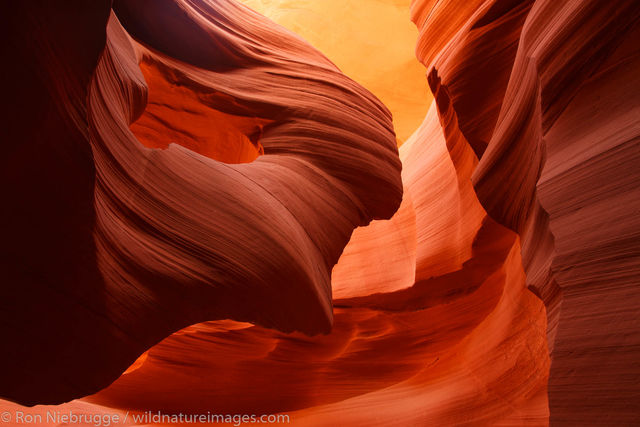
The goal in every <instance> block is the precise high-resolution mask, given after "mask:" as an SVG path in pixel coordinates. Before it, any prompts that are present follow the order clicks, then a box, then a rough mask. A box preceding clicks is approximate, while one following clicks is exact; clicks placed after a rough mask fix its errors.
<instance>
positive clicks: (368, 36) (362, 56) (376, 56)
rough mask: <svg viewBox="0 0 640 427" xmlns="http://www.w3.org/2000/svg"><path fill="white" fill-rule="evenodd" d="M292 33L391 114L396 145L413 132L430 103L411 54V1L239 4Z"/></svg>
mask: <svg viewBox="0 0 640 427" xmlns="http://www.w3.org/2000/svg"><path fill="white" fill-rule="evenodd" d="M240 2H241V3H244V4H246V5H247V6H249V7H251V8H252V9H253V10H255V11H257V12H259V13H261V14H263V15H265V16H267V17H268V18H270V19H271V20H273V21H275V22H277V23H278V24H280V25H282V26H283V27H285V28H288V29H289V30H291V31H293V32H295V33H297V34H298V35H300V36H302V37H303V38H304V39H306V40H307V41H308V42H309V43H311V44H312V45H313V46H315V47H316V48H317V49H318V50H320V51H321V52H322V53H324V54H325V55H326V56H327V57H328V58H329V59H331V61H333V62H334V63H335V64H336V65H337V66H338V67H340V69H341V70H342V71H343V72H344V73H345V74H347V75H348V76H349V77H351V78H352V79H354V80H356V81H357V82H358V83H360V84H361V85H363V86H364V87H366V88H367V89H369V90H370V91H371V92H372V93H373V94H375V95H376V96H377V97H378V98H379V99H380V100H381V101H382V102H384V103H385V105H386V106H387V107H388V108H389V110H391V113H392V114H393V122H394V126H395V129H396V134H397V137H398V141H399V143H402V142H404V141H405V140H406V139H407V138H408V137H409V136H410V135H411V134H412V133H413V131H414V130H416V129H417V128H418V126H419V125H420V123H421V122H422V120H423V119H424V116H425V115H426V113H427V110H428V107H429V104H430V102H431V94H430V92H429V91H428V87H427V79H426V77H425V69H424V67H423V66H422V65H421V64H420V63H419V62H418V61H417V59H416V58H415V55H414V47H415V44H416V39H417V37H418V31H417V29H416V28H415V26H414V24H413V23H412V22H411V20H410V18H409V4H410V3H411V0H366V1H363V0H240Z"/></svg>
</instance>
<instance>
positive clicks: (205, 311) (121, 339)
mask: <svg viewBox="0 0 640 427" xmlns="http://www.w3.org/2000/svg"><path fill="white" fill-rule="evenodd" d="M140 6H149V5H146V4H145V5H143V4H142V3H141V2H116V4H115V5H114V8H115V10H116V11H117V12H118V13H119V14H120V15H121V16H122V17H123V20H124V22H125V23H126V25H127V26H128V30H129V31H130V32H131V33H132V34H134V35H136V36H138V37H140V40H141V42H144V43H145V45H146V47H142V45H140V44H138V43H136V42H134V41H132V40H131V38H130V37H129V35H128V34H127V32H125V31H124V30H123V28H122V27H121V26H120V24H119V22H118V19H117V18H116V17H115V15H113V14H112V15H111V18H110V20H109V24H108V26H107V24H106V21H107V18H108V13H109V9H108V7H106V8H104V10H103V11H102V12H103V13H102V14H101V15H99V16H97V17H96V18H94V19H93V21H91V22H90V23H91V29H89V28H86V29H85V28H83V31H85V32H89V33H91V34H93V33H95V37H94V38H93V39H92V38H91V37H87V38H86V40H85V41H84V42H83V44H82V45H81V46H78V47H76V45H75V44H72V45H69V46H66V45H61V44H62V43H63V42H64V41H65V40H66V38H68V37H69V36H67V35H65V34H67V33H66V32H65V30H64V27H62V28H59V27H58V26H57V25H58V22H57V21H56V20H54V23H53V24H50V23H49V21H48V20H47V18H46V17H47V16H48V15H47V12H49V11H48V9H47V7H44V6H42V5H33V6H15V9H17V12H16V13H18V12H19V13H22V14H24V15H25V16H24V19H25V20H26V21H27V22H31V21H33V22H35V23H34V24H33V25H34V27H35V28H36V29H37V31H36V30H34V31H35V32H34V34H35V35H34V39H35V41H34V43H42V44H43V46H40V45H38V47H39V48H40V49H41V50H37V51H35V52H33V55H39V56H36V58H35V59H37V60H40V59H41V57H42V58H45V60H46V59H47V58H49V57H50V56H52V55H55V56H56V58H58V59H59V60H61V61H63V65H64V66H67V67H69V69H70V71H69V72H67V73H63V72H61V73H62V74H63V75H67V74H68V75H70V76H71V77H70V81H69V82H66V81H62V82H58V81H57V80H55V77H56V75H44V76H39V75H38V76H37V77H34V78H37V79H39V80H36V81H37V82H42V86H43V87H42V88H41V89H42V92H43V93H45V94H46V95H49V96H50V97H51V101H50V103H51V104H52V107H54V108H53V111H52V112H48V111H47V110H46V108H45V107H44V106H43V107H42V109H43V110H44V111H43V113H42V114H44V118H43V120H44V122H45V123H47V120H52V121H53V124H52V125H51V126H52V128H51V129H46V128H42V129H40V131H45V130H46V131H49V132H50V133H51V135H48V136H49V137H50V138H47V137H45V136H40V137H39V138H38V137H37V136H38V135H35V137H34V139H32V140H27V141H25V142H24V143H22V145H20V147H21V149H22V150H25V151H24V153H22V152H17V153H16V154H15V155H14V157H13V158H11V157H9V158H6V159H5V160H6V162H8V161H13V162H16V161H17V160H19V159H20V158H19V157H17V156H24V159H23V161H22V163H21V164H23V165H24V164H29V161H28V159H29V157H28V155H29V154H31V155H32V156H34V157H36V158H43V159H44V158H46V156H47V155H48V154H47V153H49V151H52V152H53V153H56V154H58V155H59V156H61V157H62V158H63V159H64V161H65V162H66V163H64V164H62V165H55V167H56V168H58V167H65V170H66V172H65V173H66V175H63V177H64V178H65V179H66V178H67V177H68V180H69V181H70V182H68V186H69V187H74V186H75V185H76V183H75V182H73V181H74V180H77V181H82V186H78V187H77V190H76V191H77V192H78V194H77V195H76V194H75V193H73V192H72V193H70V194H69V195H66V196H65V199H63V200H65V201H67V200H69V201H68V203H65V204H64V209H65V210H63V211H61V212H60V213H59V214H56V215H55V216H54V218H57V217H58V216H60V217H61V216H64V215H65V214H66V215H68V217H69V218H65V222H64V224H66V225H65V229H64V231H63V232H61V230H60V229H59V227H55V226H53V224H50V225H49V227H50V228H51V229H49V228H48V227H45V226H38V227H37V231H38V232H39V234H37V235H33V236H32V242H31V245H32V246H33V247H36V248H37V249H36V251H43V253H38V252H36V254H35V256H29V257H27V256H26V255H24V254H22V255H21V253H20V252H19V251H20V250H22V251H23V252H26V251H28V250H30V249H31V246H30V245H29V244H28V243H30V241H29V240H28V236H26V237H27V238H25V236H24V235H21V234H19V233H18V230H20V229H27V230H29V233H33V230H31V229H30V228H31V227H32V225H33V224H34V223H36V221H35V218H34V213H32V212H29V214H28V215H25V216H22V217H21V216H19V214H20V213H21V212H20V211H14V212H8V213H7V214H6V215H7V217H6V218H3V219H4V221H3V225H4V226H5V227H7V228H8V229H10V230H14V231H12V232H13V235H11V234H10V239H12V240H9V241H8V242H7V245H6V246H5V249H4V251H5V253H6V254H7V256H3V265H5V269H6V270H7V271H8V274H9V279H10V280H11V281H12V282H13V284H14V285H13V286H12V287H11V288H10V289H7V290H6V291H5V292H7V291H9V293H8V294H5V297H4V298H3V304H4V305H5V307H4V309H3V311H2V314H3V321H2V324H3V325H7V326H6V327H5V328H4V329H3V330H6V329H9V330H6V333H4V335H3V336H4V337H5V338H6V339H5V344H6V345H7V346H8V347H9V349H10V350H9V351H8V352H6V353H4V354H3V360H2V362H3V366H4V367H5V369H6V372H7V375H6V376H5V377H4V380H3V382H2V389H1V390H0V394H1V395H2V396H4V397H7V398H10V399H12V400H16V401H18V402H21V403H26V404H33V403H56V402H61V401H65V400H69V399H71V398H73V397H80V396H83V395H87V394H90V393H92V392H95V391H97V390H99V389H100V388H103V387H104V386H106V385H108V384H109V383H110V382H111V381H113V380H114V379H115V378H117V377H118V376H119V374H120V373H122V372H123V371H124V370H125V369H126V368H127V366H129V365H130V364H131V363H132V362H133V361H134V360H135V359H136V357H137V356H138V355H140V354H141V353H142V352H144V351H145V350H146V349H147V348H149V347H150V346H151V345H153V344H154V343H156V342H157V341H159V340H160V339H162V338H163V337H165V336H166V335H168V334H170V333H171V332H173V331H175V330H178V329H180V328H182V327H184V326H187V325H189V324H193V323H197V322H200V321H204V320H211V319H224V318H231V319H236V320H240V321H251V322H253V323H256V324H261V325H264V326H269V327H274V328H279V329H281V330H283V331H293V330H299V331H302V332H305V333H309V334H316V333H319V332H323V331H328V330H329V328H330V325H331V321H332V313H331V289H330V282H329V281H330V271H331V268H332V267H333V265H334V264H335V263H336V262H337V260H338V257H339V255H340V253H341V252H342V249H343V247H344V245H345V244H346V243H347V241H348V240H349V236H350V235H351V232H352V231H353V229H354V228H355V227H357V226H359V225H365V224H367V223H368V222H369V221H370V220H371V219H373V218H379V219H380V218H386V217H390V216H391V215H392V214H393V212H395V210H396V209H397V207H398V205H399V204H400V199H401V195H402V187H401V183H400V174H399V171H400V160H399V159H398V155H397V148H396V141H395V137H394V134H393V131H392V126H391V117H390V115H389V113H388V111H387V110H386V109H385V108H384V106H382V104H380V103H379V102H378V101H377V100H376V99H375V98H374V97H373V96H372V95H370V94H369V93H368V92H367V91H366V90H364V89H362V88H361V87H360V86H359V85H357V84H356V83H354V82H353V81H352V80H350V79H349V78H347V77H346V76H344V75H343V74H342V73H340V72H339V71H338V70H337V69H336V68H335V66H333V65H332V64H331V63H330V62H329V61H328V60H327V59H325V58H324V57H323V56H322V55H321V54H319V53H318V52H317V51H315V50H314V49H313V48H311V47H310V46H309V45H307V44H306V43H305V42H303V41H302V40H300V39H298V38H296V37H295V36H293V35H291V34H290V33H288V32H285V31H284V30H278V29H273V28H270V26H269V25H268V21H266V19H265V18H263V17H261V16H259V15H257V14H255V13H254V12H252V11H250V10H249V9H247V8H245V7H242V6H240V5H237V4H236V3H233V2H228V1H218V2H216V8H215V9H214V8H213V7H212V6H208V5H205V4H203V3H201V2H191V1H175V2H174V1H169V0H167V1H164V2H162V3H160V2H157V1H154V2H153V8H149V9H140ZM90 9H91V11H93V10H97V9H98V8H97V7H96V6H93V7H92V8H90ZM143 11H144V13H141V12H143ZM150 11H156V12H157V15H153V13H150ZM63 12H64V11H62V12H56V13H57V14H56V13H52V15H50V16H48V17H49V18H51V16H54V17H56V18H58V19H60V20H62V21H64V22H67V21H71V22H70V25H76V26H77V25H79V24H76V23H75V22H73V21H74V18H75V19H77V20H82V19H87V20H89V19H90V18H93V16H92V15H91V14H90V13H89V12H88V11H86V12H85V11H84V10H80V11H79V12H78V14H80V15H79V16H66V15H64V13H63ZM168 12H171V13H168ZM174 12H175V13H174ZM83 13H84V14H83ZM58 14H61V15H60V16H59V15H58ZM94 14H95V13H94ZM85 15H86V16H85ZM98 18H99V19H101V20H102V21H101V23H98V22H97V20H98ZM185 19H186V21H185ZM185 22H187V24H189V27H188V28H187V29H184V28H182V27H181V25H182V24H184V23H185ZM233 23H235V25H232V24H233ZM161 24H162V25H161ZM164 24H166V25H167V26H168V27H166V28H171V29H173V30H174V31H176V33H170V32H171V30H169V33H170V37H167V34H169V33H168V32H167V30H166V28H165V27H164V26H163V25H164ZM38 25H41V26H40V27H39V26H38ZM81 25H87V24H86V23H85V22H82V24H81ZM154 25H158V26H154ZM71 28H75V27H71ZM101 28H107V32H106V35H107V37H106V47H104V43H105V42H104V30H103V29H101ZM29 29H30V28H28V30H29ZM56 31H59V33H60V34H58V33H57V32H56ZM181 31H183V32H181ZM21 34H22V33H21V32H19V31H18V30H16V32H15V34H12V35H13V36H14V37H16V38H17V37H19V36H20V35H21ZM101 37H102V38H101ZM189 37H192V38H193V37H195V38H197V37H206V38H207V39H210V40H212V43H209V44H205V43H203V44H198V45H188V42H189ZM91 43H93V44H91ZM229 44H231V45H233V48H232V49H231V48H229V46H228V45H229ZM182 46H188V48H186V49H185V48H184V47H182ZM103 47H104V52H102V50H103ZM89 48H92V49H93V57H92V58H90V56H88V55H87V53H86V51H85V50H86V49H89ZM60 49H66V50H64V51H61V52H58V50H60ZM72 49H76V50H72ZM67 50H69V52H67ZM101 52H102V53H101ZM30 55H31V54H30V53H24V52H23V53H22V55H20V56H18V58H23V57H26V58H25V60H24V62H23V63H22V64H21V65H25V66H29V65H31V63H30V62H29V60H31V59H32V58H31V56H30ZM65 55H66V56H65ZM171 55H173V57H172V56H171ZM98 56H99V61H98ZM85 58H86V59H85ZM211 58H214V59H215V61H214V62H209V61H210V60H211ZM90 59H91V60H90ZM82 61H85V62H87V63H86V64H85V62H82ZM96 61H97V64H96ZM138 61H141V63H142V64H143V66H142V69H143V71H145V72H146V77H147V78H149V79H150V80H151V81H152V85H151V90H152V91H153V92H151V93H150V94H148V93H147V92H148V87H147V85H146V83H145V76H144V75H143V73H141V68H140V67H139V66H138ZM76 62H78V64H77V65H76ZM37 64H38V63H37V62H36V63H35V64H34V65H37ZM81 66H82V67H84V68H82V67H81ZM94 67H95V71H94V70H93V68H94ZM52 71H57V70H55V69H54V70H52ZM34 72H35V71H34ZM82 72H84V74H81V73H82ZM76 74H77V76H76ZM79 77H81V78H82V79H80V78H79ZM58 83H59V84H60V86H55V84H58ZM63 84H64V86H63ZM47 85H53V86H54V87H51V88H50V87H48V86H47ZM167 85H169V86H173V87H178V88H180V89H179V90H178V91H176V92H171V95H172V96H173V95H174V94H175V96H176V98H177V99H179V100H180V102H183V104H175V105H176V106H179V107H183V108H184V110H183V111H182V112H181V113H179V114H171V113H170V112H168V111H167V106H169V105H168V104H163V102H162V101H163V99H164V98H163V96H165V95H166V90H165V89H166V87H167ZM56 90H57V91H59V92H61V93H62V95H63V96H60V97H55V95H56V94H57V93H58V92H56ZM147 99H149V100H150V101H151V104H147ZM37 100H38V98H37V97H34V99H33V100H31V101H32V102H34V103H37V102H38V101H37ZM171 105H173V104H171ZM147 106H149V107H150V108H149V109H147V108H146V107H147ZM24 113H27V111H25V112H24ZM53 114H58V116H54V115H53ZM56 117H58V118H56ZM138 118H140V120H141V123H138V122H136V123H137V126H136V125H134V126H132V128H131V129H130V128H129V125H130V124H132V123H133V122H135V121H136V119H138ZM18 119H19V120H21V121H22V123H27V122H28V120H30V117H26V116H25V117H18ZM217 121H221V123H222V125H220V126H219V127H217ZM150 123H151V124H152V125H153V126H154V129H155V132H158V133H161V134H163V135H165V136H167V137H168V138H170V139H173V141H166V142H175V143H172V144H169V145H168V146H166V148H165V147H164V142H163V141H158V140H154V142H153V143H150V142H149V141H150V139H153V135H150V134H149V133H145V132H144V126H145V125H149V124H150ZM202 123H208V125H207V126H203V127H200V126H199V125H201V124H202ZM65 125H66V126H67V128H65V127H63V126H65ZM56 126H57V127H56ZM216 127H217V128H216ZM199 128H200V129H202V128H204V129H205V131H206V132H208V134H207V135H202V134H198V133H197V130H198V129H199ZM209 128H216V129H215V130H211V129H209ZM185 129H186V130H185ZM134 132H135V134H134ZM136 134H138V135H140V138H141V140H142V141H143V142H145V145H147V146H152V147H160V149H158V148H155V149H154V148H146V147H145V146H143V144H141V143H140V142H139V141H138V139H137V138H136ZM71 137H73V138H75V139H72V138H71ZM58 138H59V139H60V140H63V141H65V140H68V142H67V141H65V143H66V144H67V145H60V144H56V141H57V140H58ZM194 141H197V143H194ZM247 141H248V142H247ZM214 142H215V144H216V145H218V146H220V147H224V148H222V149H212V150H210V149H208V148H207V144H209V143H211V144H213V143H214ZM71 143H73V144H74V145H71ZM225 146H227V147H225ZM248 146H253V147H254V149H258V148H257V147H260V148H259V150H260V151H262V150H263V151H264V155H262V156H260V157H259V158H257V159H256V160H255V161H254V162H252V163H250V164H226V163H222V162H221V161H224V160H226V161H229V160H231V159H235V160H243V161H246V160H250V158H249V156H247V155H245V154H246V153H247V151H248V148H247V147H248ZM22 147H24V148H22ZM34 150H35V152H34ZM249 152H250V150H249ZM36 153H37V156H36V155H35V154H36ZM243 153H245V154H243ZM74 155H75V156H76V157H78V159H75V158H73V157H71V156H74ZM205 155H210V156H212V157H211V158H209V157H206V156H205ZM65 156H66V157H65ZM216 157H218V158H217V159H216ZM47 161H51V159H47ZM3 173H4V174H5V180H4V182H8V183H13V189H12V190H10V191H9V190H7V191H5V194H7V195H8V196H12V197H13V199H11V197H10V198H9V200H10V201H11V202H12V203H14V204H15V205H17V206H20V208H21V209H28V208H29V207H30V204H33V203H38V205H37V206H40V209H37V208H36V207H35V206H34V207H32V208H31V209H33V210H34V211H36V212H38V214H41V209H44V208H46V207H47V202H49V203H51V204H53V205H55V208H56V209H57V208H58V206H59V204H60V203H59V202H57V203H56V202H54V201H52V200H50V199H51V198H54V197H55V196H56V194H57V193H59V192H60V190H62V188H60V189H58V187H57V186H62V185H63V184H64V183H65V181H59V182H54V181H55V177H54V176H51V175H52V174H53V173H50V171H49V170H47V169H43V171H42V172H41V174H44V173H48V174H49V176H51V177H50V178H49V179H48V180H49V181H51V182H52V184H51V185H53V187H54V189H57V190H58V191H57V193H56V192H54V193H53V194H47V193H43V190H44V189H46V187H45V188H44V189H39V188H37V186H36V184H37V181H35V179H36V178H30V179H29V180H28V181H26V183H25V185H22V183H20V182H19V181H18V178H19V176H20V174H21V173H23V169H21V168H20V169H17V168H11V167H7V168H3ZM74 174H75V175H74ZM79 174H84V175H86V176H84V177H83V178H80V177H79V176H77V175H79ZM36 177H37V175H36ZM31 183H33V184H31ZM30 186H31V187H35V188H31V187H30ZM74 189H75V187H74ZM80 189H82V191H83V192H80ZM27 197H28V198H29V199H28V200H29V202H27V203H25V199H26V198H27ZM71 197H76V199H77V200H71ZM33 201H35V202H33ZM75 210H78V211H79V212H78V213H75ZM68 211H71V213H68ZM54 214H55V211H54ZM80 214H82V215H84V217H78V215H80ZM85 217H86V218H85ZM12 236H13V237H12ZM20 239H22V241H20V242H19V240H20ZM74 239H75V240H77V241H78V242H77V243H76V241H75V240H74ZM65 240H66V242H65V244H63V246H65V248H66V247H67V246H68V248H69V249H68V251H70V252H69V253H67V252H66V251H67V249H65V251H62V253H55V247H57V246H60V242H63V241H65ZM12 241H15V245H14V246H12V245H11V243H12ZM35 241H38V242H42V243H39V245H40V246H39V245H38V244H36V243H35ZM48 241H51V245H52V246H54V247H51V248H48V247H46V246H44V245H43V243H44V242H48ZM55 243H57V245H54V244H55ZM67 243H68V244H67ZM22 248H24V249H22ZM40 248H42V249H40ZM47 251H48V252H47ZM50 253H53V254H52V255H49V254H50ZM76 253H77V254H78V255H75V258H73V259H70V258H72V255H73V254H76ZM82 259H87V262H83V263H81V264H80V267H78V268H79V269H80V270H81V271H80V272H78V273H74V271H73V270H71V271H65V270H64V267H65V266H67V265H70V264H73V265H77V264H79V263H78V260H82ZM27 260H29V263H28V264H26V262H27ZM50 264H53V267H52V266H50ZM54 267H55V268H57V269H62V271H57V270H55V268H54ZM81 273H82V274H83V275H81ZM43 278H44V279H45V281H43ZM30 294H33V295H36V296H35V297H33V298H32V299H29V298H30V297H29V295H30ZM27 300H29V301H30V302H31V303H30V306H29V307H30V308H29V310H21V309H19V308H18V307H20V301H27ZM31 344H33V345H31ZM45 348H46V351H45ZM25 375H29V376H30V377H29V378H30V379H29V381H25Z"/></svg>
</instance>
